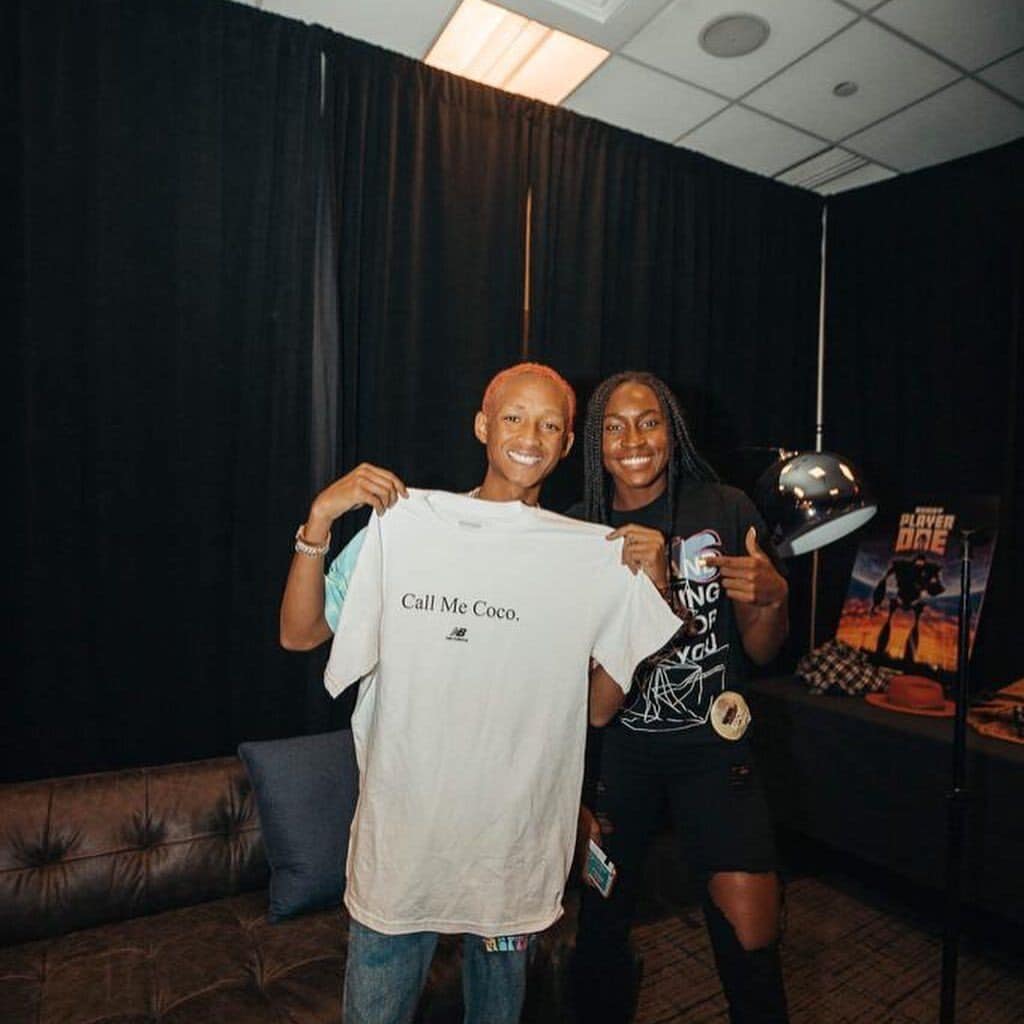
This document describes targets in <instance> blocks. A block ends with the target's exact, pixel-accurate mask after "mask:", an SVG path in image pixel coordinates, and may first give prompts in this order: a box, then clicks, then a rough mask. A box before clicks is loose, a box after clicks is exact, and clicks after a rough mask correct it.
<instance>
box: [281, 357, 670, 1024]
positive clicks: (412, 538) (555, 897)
mask: <svg viewBox="0 0 1024 1024" xmlns="http://www.w3.org/2000/svg"><path fill="white" fill-rule="evenodd" d="M574 414H575V395H574V393H573V391H572V388H571V387H570V386H569V385H568V384H567V383H566V382H565V381H564V380H563V379H562V377H561V376H559V375H558V374H557V373H556V372H555V371H554V370H552V369H550V368H549V367H546V366H541V365H539V364H535V363H523V364H519V365H518V366H514V367H511V368H509V369H507V370H505V371H503V372H502V373H499V374H498V375H497V376H496V377H495V378H494V379H493V380H492V381H491V383H490V384H489V385H488V387H487V390H486V392H485V394H484V397H483V402H482V407H481V409H480V411H479V412H478V413H477V415H476V418H475V421H474V432H475V435H476V437H477V439H478V440H479V441H480V442H481V444H483V445H484V446H485V448H486V452H487V470H486V473H485V475H484V479H483V481H482V483H481V484H480V486H479V487H478V488H476V489H475V490H474V491H473V492H471V494H470V495H453V494H448V493H446V492H427V491H415V490H413V489H412V488H407V487H406V485H405V483H404V481H403V480H401V479H400V478H399V477H398V476H396V475H395V474H394V473H392V472H390V471H389V470H386V469H382V468H380V467H377V466H372V465H368V464H364V465H361V466H359V467H357V468H356V469H354V470H353V471H352V472H350V473H348V474H346V475H345V476H343V477H342V478H341V479H340V480H338V481H336V482H335V483H333V484H331V485H330V486H329V487H327V488H326V489H325V490H324V491H322V492H321V493H320V494H319V495H317V497H316V498H315V499H314V501H313V503H312V506H311V508H310V512H309V516H308V517H307V520H306V522H305V523H304V524H303V525H302V526H300V528H299V530H298V533H297V534H296V541H295V552H296V553H295V556H294V558H293V561H292V567H291V570H290V572H289V577H288V581H287V583H286V587H285V593H284V598H283V600H282V605H281V624H280V638H281V643H282V645H283V646H284V647H286V648H288V649H291V650H310V649H312V648H314V647H317V646H319V645H320V644H321V643H323V642H325V641H327V640H328V639H331V638H332V637H333V639H332V641H331V655H330V658H329V660H328V664H327V670H326V672H325V684H326V686H327V688H328V690H329V692H331V693H332V695H334V696H336V695H337V694H338V693H340V692H341V691H342V690H343V689H344V688H345V687H346V686H348V685H350V684H351V683H352V682H354V681H355V680H356V679H359V678H360V677H363V678H364V680H365V681H364V683H363V686H362V687H361V688H360V692H359V697H358V701H357V704H356V710H355V712H354V714H353V718H352V726H353V734H354V739H355V745H356V751H357V757H358V760H359V770H360V796H359V803H358V806H357V810H356V817H355V821H354V823H353V826H352V839H351V843H350V849H349V854H348V865H347V872H346V875H347V884H346V890H345V905H346V907H347V908H348V911H349V916H350V929H349V945H348V955H347V959H346V973H345V986H344V1019H345V1021H346V1024H404V1022H407V1021H411V1020H412V1018H413V1015H414V1012H415V1009H416V1005H417V1000H418V997H419V994H420V991H421V989H422V988H423V985H424V982H425V980H426V976H427V971H428V969H429V966H430V962H431V958H432V955H433V950H434V947H435V944H436V942H437V937H438V934H439V933H444V932H455V933H461V934H462V935H463V990H464V993H465V1003H466V1021H467V1024H484V1022H486V1024H513V1022H515V1021H518V1019H519V1014H520V1011H521V1007H522V1002H523V997H524V994H525V977H526V962H527V951H528V948H529V945H530V937H531V935H533V934H536V933H537V932H540V931H543V930H544V929H545V928H547V927H548V926H549V925H550V924H551V923H553V921H554V920H556V919H557V917H558V916H559V915H560V913H561V895H562V889H563V887H564V884H565V881H566V875H567V873H568V870H569V865H570V863H571V861H572V857H573V852H574V848H575V839H576V824H577V810H578V801H579V791H580V784H581V782H582V776H583V752H584V742H585V733H586V724H587V721H588V720H589V722H590V723H591V724H593V725H600V724H603V723H604V722H607V721H608V720H609V719H610V718H611V716H612V715H614V713H615V711H616V710H617V709H618V707H619V706H620V705H621V703H622V701H623V699H624V695H625V691H626V690H627V689H628V688H629V684H630V680H631V678H632V675H633V672H634V670H635V668H636V666H637V665H638V664H639V662H640V660H641V659H642V658H644V657H646V656H647V655H648V654H650V653H652V652H653V651H655V650H657V649H658V648H659V647H660V646H661V645H662V644H664V643H665V642H666V641H667V640H668V639H669V638H670V637H671V636H672V635H673V634H674V633H675V631H676V629H677V628H678V626H679V620H678V619H677V618H676V617H675V615H674V614H672V612H671V611H670V609H669V606H668V605H667V604H666V603H665V602H664V600H662V598H661V597H660V596H659V594H658V592H657V590H656V588H655V586H654V585H653V584H652V583H651V582H650V580H649V578H648V577H647V576H646V575H645V574H643V573H640V574H637V575H633V574H631V572H630V571H629V569H628V568H627V567H626V566H624V565H623V564H622V562H621V551H620V550H619V548H620V547H621V545H619V546H618V547H614V546H612V545H609V544H608V543H607V541H606V540H605V534H606V532H607V531H606V530H605V529H604V528H603V527H597V526H594V525H592V524H584V523H580V522H578V521H575V520H570V519H567V518H565V517H563V516H558V515H555V514H553V513H551V512H546V511H544V510H542V509H540V508H538V507H537V502H538V499H539V497H540V489H541V485H542V483H543V481H544V480H545V478H546V477H547V476H549V475H550V474H551V473H552V472H553V471H554V469H555V468H556V467H557V465H558V463H559V462H560V460H561V459H562V458H564V457H565V455H566V454H567V453H568V452H569V449H570V447H571V446H572V442H573V432H572V424H573V417H574ZM474 499H479V500H474ZM366 505H369V506H370V507H371V508H372V509H373V510H374V512H375V513H376V515H372V516H371V519H370V523H369V525H368V526H367V528H366V529H364V530H363V531H362V532H361V533H360V534H358V535H357V536H356V538H354V539H353V541H352V542H351V543H350V544H349V545H348V547H347V548H346V549H345V551H343V552H342V554H341V555H340V556H338V558H337V559H335V560H334V562H333V563H332V565H331V566H330V568H329V570H328V571H327V573H326V576H325V574H324V572H323V568H322V566H323V558H324V555H325V554H326V551H327V549H328V546H329V540H330V528H331V524H332V523H333V522H334V521H335V520H336V519H337V518H338V517H340V516H341V515H344V514H345V513H347V512H349V511H351V510H353V509H356V508H359V507H361V506H366ZM442 616H443V617H444V618H443V619H442V618H440V617H442ZM442 623H443V624H442ZM452 626H454V628H451V627H452ZM449 629H450V632H449ZM588 671H589V687H588Z"/></svg>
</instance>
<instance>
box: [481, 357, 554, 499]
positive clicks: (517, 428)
mask: <svg viewBox="0 0 1024 1024" xmlns="http://www.w3.org/2000/svg"><path fill="white" fill-rule="evenodd" d="M490 406H491V407H490V409H489V411H488V412H487V413H484V412H478V413H477V414H476V422H475V425H474V426H475V432H476V436H477V439H478V440H479V441H480V442H481V443H483V444H485V445H486V446H487V475H486V476H485V477H484V482H483V484H482V485H481V487H480V497H481V498H485V499H488V500H490V501H523V502H525V503H526V504H528V505H535V504H536V503H537V498H538V497H539V496H540V485H541V483H542V482H543V481H544V479H545V478H546V477H547V476H549V475H550V474H551V473H552V471H553V470H554V468H555V467H556V466H557V465H558V463H559V460H560V459H563V458H564V457H565V456H566V455H568V453H569V449H570V448H571V447H572V442H573V435H572V434H571V433H570V432H569V429H568V410H567V409H566V400H565V394H564V392H563V391H562V389H561V388H560V387H559V386H558V385H557V384H556V383H555V382H554V381H552V380H548V379H547V378H545V377H539V376H537V375H536V374H532V373H527V374H522V375H521V376H518V377H513V378H511V379H510V380H509V381H507V382H506V383H505V384H504V385H502V387H501V390H500V391H499V392H498V394H497V395H496V396H495V399H494V401H493V402H491V403H490Z"/></svg>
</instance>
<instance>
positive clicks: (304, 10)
mask: <svg viewBox="0 0 1024 1024" xmlns="http://www.w3.org/2000/svg"><path fill="white" fill-rule="evenodd" d="M261 6H262V8H263V10H265V11H270V12H272V13H274V14H283V15H284V16H285V17H287V18H297V19H298V20H299V21H305V22H308V23H310V24H315V25H323V26H325V27H326V28H331V29H334V31H335V32H341V33H343V34H344V35H347V36H353V37H355V38H356V39H365V40H366V41H367V42H368V43H375V44H376V45H377V46H383V47H384V48H385V49H388V50H392V51H394V52H396V53H404V54H405V55H406V56H407V57H415V58H416V59H417V60H422V58H423V57H424V56H426V53H427V51H428V50H429V49H430V47H431V45H432V44H433V42H434V40H435V39H436V38H437V36H438V35H439V34H440V32H441V29H442V28H443V27H444V26H445V24H447V22H448V17H449V15H450V14H451V13H452V11H454V10H455V8H456V7H457V6H458V0H387V2H386V3H382V2H380V3H366V2H364V0H331V3H324V2H323V0H263V4H262V5H261Z"/></svg>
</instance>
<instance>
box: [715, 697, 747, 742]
mask: <svg viewBox="0 0 1024 1024" xmlns="http://www.w3.org/2000/svg"><path fill="white" fill-rule="evenodd" d="M748 725H750V708H749V707H747V702H746V701H745V700H744V699H743V697H742V696H741V695H740V694H738V693H736V692H735V691H733V690H723V691H722V692H721V693H720V694H719V695H718V696H717V697H716V698H715V702H714V704H712V705H711V728H712V729H714V730H715V732H717V733H718V735H719V736H721V737H722V739H724V740H738V739H739V738H740V737H741V736H742V735H743V734H744V733H745V732H746V731H747V726H748Z"/></svg>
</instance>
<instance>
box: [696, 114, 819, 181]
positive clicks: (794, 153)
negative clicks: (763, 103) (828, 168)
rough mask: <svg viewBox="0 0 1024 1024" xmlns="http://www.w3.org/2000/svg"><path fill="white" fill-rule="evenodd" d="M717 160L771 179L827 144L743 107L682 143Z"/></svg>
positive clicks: (713, 119) (697, 131) (708, 125)
mask: <svg viewBox="0 0 1024 1024" xmlns="http://www.w3.org/2000/svg"><path fill="white" fill-rule="evenodd" d="M679 145H681V146H684V147H685V148H686V149H695V150H697V151H698V152H700V153H704V154H706V155H707V156H712V157H714V158H715V159H716V160H723V161H725V162H726V163H729V164H734V165H735V166H737V167H744V168H746V169H747V170H748V171H754V172H755V173H757V174H766V175H768V176H772V175H775V174H778V172H779V171H781V170H782V168H783V167H789V166H790V165H791V164H795V163H796V162H797V161H799V160H804V159H805V158H806V157H809V156H810V155H811V154H812V153H816V152H818V151H819V150H820V149H822V148H824V147H825V146H826V145H827V143H823V142H822V141H821V140H820V139H816V138H814V136H812V135H805V134H804V133H803V132H798V131H797V130H796V129H795V128H790V127H788V126H787V125H784V124H779V122H778V121H772V120H771V119H770V118H767V117H764V116H763V115H761V114H755V113H754V112H753V111H752V110H745V109H744V108H743V107H729V109H728V110H723V111H722V113H721V114H718V115H716V116H715V117H713V118H711V120H710V121H707V122H705V123H704V124H702V125H701V126H700V127H699V128H697V129H696V130H695V131H692V132H690V133H689V134H688V135H685V136H684V137H683V138H682V139H680V140H679Z"/></svg>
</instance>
